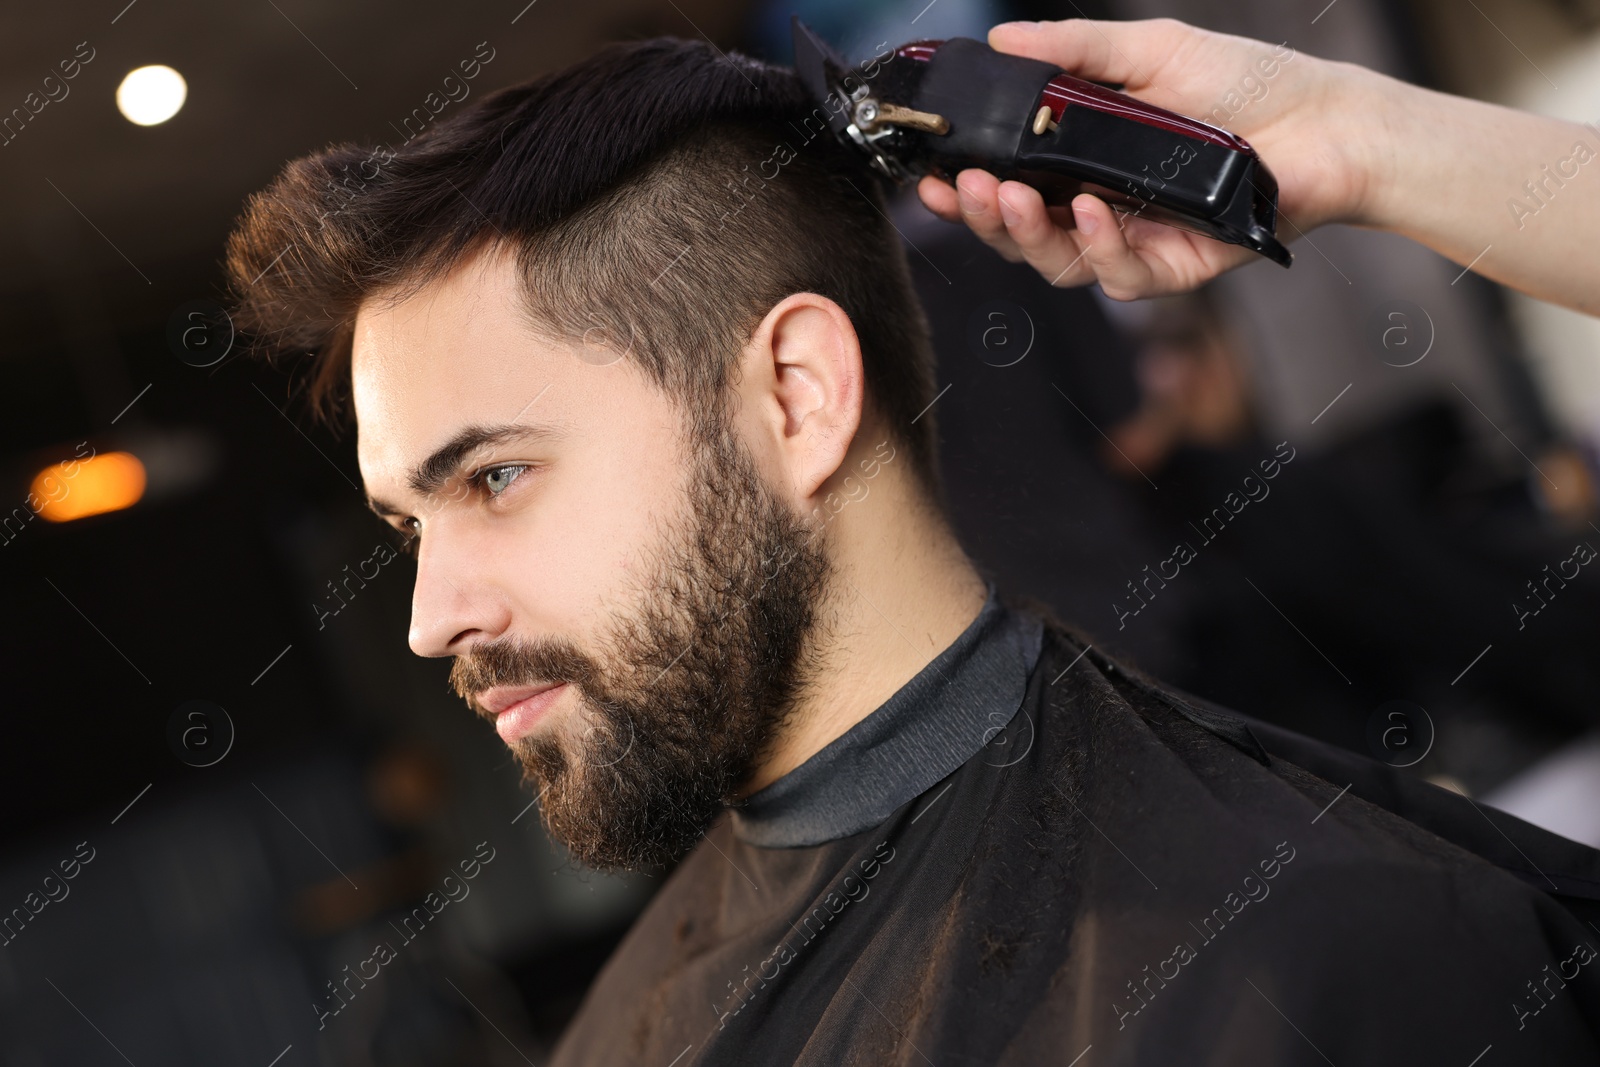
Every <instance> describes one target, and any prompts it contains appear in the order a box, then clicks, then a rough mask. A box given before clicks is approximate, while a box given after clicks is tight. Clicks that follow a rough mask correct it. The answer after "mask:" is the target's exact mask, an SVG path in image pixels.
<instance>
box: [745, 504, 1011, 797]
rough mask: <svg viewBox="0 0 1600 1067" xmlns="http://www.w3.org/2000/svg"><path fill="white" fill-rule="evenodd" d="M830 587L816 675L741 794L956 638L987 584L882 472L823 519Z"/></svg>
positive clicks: (801, 758)
mask: <svg viewBox="0 0 1600 1067" xmlns="http://www.w3.org/2000/svg"><path fill="white" fill-rule="evenodd" d="M830 525H831V526H833V527H834V528H833V529H832V530H830V531H829V535H830V536H829V546H830V551H831V553H832V555H833V559H834V565H835V567H834V576H833V582H832V586H831V588H830V589H829V591H828V595H827V596H826V597H825V600H824V605H823V608H822V610H821V611H820V612H819V617H818V626H817V631H816V638H815V641H816V644H815V653H816V654H815V658H814V660H813V663H814V666H815V668H816V669H815V672H814V674H813V675H812V676H811V678H810V679H809V682H810V684H809V685H808V686H807V687H806V688H805V689H804V691H803V692H802V693H801V694H800V696H799V699H798V700H797V702H796V704H795V707H794V709H793V712H792V714H791V715H790V716H789V717H788V720H787V724H786V726H785V729H784V732H783V733H782V735H780V737H779V738H778V740H777V742H776V744H775V746H774V748H773V749H772V750H771V752H769V753H768V755H767V758H766V759H765V760H764V762H763V763H762V764H761V765H760V767H759V768H758V769H757V771H756V772H755V773H754V774H753V775H752V777H751V778H750V779H749V780H748V781H747V782H746V783H745V785H744V787H743V789H741V791H740V793H739V795H740V796H741V797H744V796H748V795H749V794H751V793H754V792H755V791H756V790H758V789H762V788H764V787H765V786H768V785H770V784H772V783H773V782H775V781H777V780H778V779H779V778H781V777H783V776H784V775H785V774H787V773H788V772H790V771H792V770H794V769H795V768H796V767H798V766H799V765H800V764H802V763H804V762H805V761H806V760H807V759H809V758H810V757H811V756H813V755H815V754H816V753H817V752H818V751H820V750H821V749H823V748H824V747H826V746H827V745H828V744H829V743H830V742H832V741H833V740H835V739H836V738H838V737H839V736H840V735H842V734H844V733H845V732H846V731H847V730H849V729H850V728H851V727H852V726H854V725H855V724H856V723H858V722H860V721H861V720H862V719H864V718H866V717H867V716H868V715H870V714H872V712H873V711H875V710H877V708H878V707H879V706H881V705H882V704H883V702H884V701H886V700H888V699H889V697H891V696H893V695H894V693H895V691H896V690H898V689H899V688H900V687H901V686H903V685H905V684H906V683H907V682H909V681H910V680H911V679H912V678H914V677H915V676H916V675H917V674H918V673H919V672H920V671H921V670H922V669H923V668H924V667H926V666H927V665H928V663H929V662H930V661H932V660H933V659H934V657H936V656H937V655H938V654H939V653H940V652H942V651H944V650H945V649H946V648H948V647H949V646H950V645H951V644H952V643H953V642H954V641H955V639H956V638H957V637H959V636H961V633H962V631H964V630H965V629H966V628H967V627H968V626H969V625H971V623H972V621H973V620H974V619H975V618H977V616H978V613H979V612H980V611H981V610H982V609H983V604H984V601H985V599H986V598H987V594H988V587H987V583H986V582H985V581H984V579H983V577H982V576H981V575H980V574H979V573H978V571H977V569H976V568H975V567H973V565H972V561H971V560H969V559H968V558H967V555H966V553H965V552H964V551H963V550H962V548H961V545H960V543H959V542H958V541H957V540H956V537H955V534H954V532H953V531H951V529H950V527H949V525H948V523H946V522H945V521H944V519H943V518H942V517H941V516H938V515H937V514H935V513H934V512H933V509H932V508H931V507H929V506H928V505H926V504H925V503H923V502H922V498H921V497H920V495H919V494H918V493H917V492H916V490H915V489H914V487H913V486H912V485H911V484H910V480H909V479H905V478H896V479H892V480H891V479H887V478H885V479H881V480H880V481H879V483H878V484H876V485H874V486H873V488H872V491H871V493H870V495H868V496H867V497H866V498H863V499H861V500H859V501H852V502H851V503H849V504H847V505H845V506H844V507H843V508H842V509H841V510H840V511H839V513H838V514H837V515H836V516H835V518H834V520H833V522H832V523H831V524H830Z"/></svg>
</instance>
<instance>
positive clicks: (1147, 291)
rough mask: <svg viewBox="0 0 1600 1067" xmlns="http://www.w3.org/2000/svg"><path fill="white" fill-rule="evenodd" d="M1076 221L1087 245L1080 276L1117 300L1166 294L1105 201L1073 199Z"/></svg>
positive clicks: (1084, 248)
mask: <svg viewBox="0 0 1600 1067" xmlns="http://www.w3.org/2000/svg"><path fill="white" fill-rule="evenodd" d="M1072 218H1073V220H1074V221H1075V222H1076V223H1077V225H1078V233H1079V234H1080V235H1081V236H1080V239H1081V241H1082V242H1083V251H1082V253H1081V255H1082V257H1083V259H1082V262H1081V263H1079V264H1077V266H1078V267H1079V268H1080V274H1081V273H1084V272H1086V273H1087V274H1088V275H1089V276H1090V280H1094V281H1098V282H1099V283H1100V289H1101V291H1102V292H1104V293H1105V294H1106V295H1107V296H1109V297H1110V298H1111V299H1113V300H1133V299H1135V298H1137V297H1141V296H1152V295H1155V294H1156V293H1158V292H1161V291H1162V290H1161V289H1160V288H1159V287H1158V286H1157V284H1156V279H1155V277H1154V275H1153V272H1152V270H1151V268H1150V264H1149V263H1147V262H1146V261H1145V260H1144V259H1143V258H1141V257H1140V256H1139V254H1138V253H1137V252H1135V251H1134V250H1133V248H1132V247H1130V246H1129V244H1128V235H1127V231H1126V230H1125V229H1124V228H1123V227H1122V226H1121V225H1120V224H1119V223H1120V220H1119V219H1118V217H1117V215H1116V213H1115V212H1113V211H1112V210H1111V208H1110V206H1109V205H1107V204H1106V202H1105V201H1104V200H1101V199H1100V198H1098V197H1094V196H1089V195H1088V194H1087V193H1085V194H1082V195H1079V196H1075V197H1073V198H1072ZM1130 221H1134V222H1137V221H1141V220H1138V219H1134V220H1130ZM1078 284H1082V282H1079V283H1078Z"/></svg>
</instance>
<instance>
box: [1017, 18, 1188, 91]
mask: <svg viewBox="0 0 1600 1067" xmlns="http://www.w3.org/2000/svg"><path fill="white" fill-rule="evenodd" d="M1202 32H1203V31H1200V30H1196V29H1195V28H1194V27H1192V26H1189V25H1186V24H1184V23H1182V22H1179V21H1177V20H1176V19H1144V20H1141V21H1135V22H1103V21H1098V20H1093V19H1062V20H1061V21H1059V22H1002V23H1000V24H999V25H998V26H995V27H994V28H993V29H991V30H990V31H989V47H991V48H993V49H994V50H995V51H997V52H1009V53H1011V54H1012V55H1019V56H1027V57H1028V58H1030V59H1039V60H1043V61H1044V62H1046V63H1054V64H1055V65H1056V66H1058V67H1061V68H1063V69H1065V70H1068V71H1070V72H1072V73H1073V74H1076V75H1077V76H1078V77H1080V78H1088V79H1091V80H1093V81H1104V82H1115V83H1117V84H1119V85H1128V86H1140V85H1147V84H1149V83H1150V82H1151V81H1152V80H1153V79H1154V78H1155V76H1156V71H1157V70H1159V69H1160V68H1161V67H1162V66H1163V65H1164V64H1165V63H1167V62H1168V61H1169V60H1171V59H1172V57H1173V55H1174V53H1176V52H1177V51H1179V50H1180V49H1182V48H1183V47H1184V46H1186V45H1188V44H1190V43H1192V42H1193V41H1194V40H1196V39H1197V38H1198V37H1199V36H1200V35H1201V34H1202Z"/></svg>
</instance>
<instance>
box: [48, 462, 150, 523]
mask: <svg viewBox="0 0 1600 1067" xmlns="http://www.w3.org/2000/svg"><path fill="white" fill-rule="evenodd" d="M144 483H145V477H144V464H143V463H140V462H139V460H138V458H137V457H135V456H134V455H133V454H132V453H131V452H107V453H105V454H104V455H99V456H90V457H89V458H88V459H74V460H68V461H67V462H65V463H57V464H55V465H53V466H50V467H46V468H45V469H44V470H42V471H40V472H39V473H38V474H36V475H35V476H34V479H33V487H32V488H33V498H34V500H35V501H38V502H39V503H40V504H42V505H43V506H41V507H40V508H39V515H40V516H41V517H43V518H45V519H48V520H50V521H51V522H71V521H72V520H73V519H81V518H85V517H86V516H89V515H100V514H103V513H105V512H107V511H121V510H122V509H123V508H131V507H133V505H135V504H137V503H138V502H139V498H140V497H142V496H144Z"/></svg>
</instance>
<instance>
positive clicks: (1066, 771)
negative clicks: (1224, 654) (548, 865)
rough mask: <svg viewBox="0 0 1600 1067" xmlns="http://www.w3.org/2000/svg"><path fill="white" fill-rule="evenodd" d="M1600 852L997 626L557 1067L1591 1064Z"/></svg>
mask: <svg viewBox="0 0 1600 1067" xmlns="http://www.w3.org/2000/svg"><path fill="white" fill-rule="evenodd" d="M1597 949H1600V851H1596V850H1594V849H1590V848H1587V847H1585V846H1582V845H1579V844H1576V843H1574V842H1571V841H1568V840H1566V839H1564V838H1561V837H1558V836H1556V835H1554V834H1550V833H1548V832H1546V831H1543V830H1540V829H1538V828H1537V827H1534V826H1532V825H1530V824H1528V823H1525V822H1522V821H1520V820H1518V819H1515V818H1513V817H1511V816H1509V815H1505V814H1503V813H1500V812H1496V811H1493V810H1491V809H1487V808H1483V807H1481V806H1479V805H1477V804H1475V803H1474V802H1472V801H1470V800H1468V799H1466V798H1464V797H1461V796H1458V795H1456V794H1454V793H1450V792H1447V791H1445V790H1442V789H1438V788H1435V787H1434V786H1431V785H1429V784H1427V783H1425V782H1422V781H1419V780H1416V779H1413V778H1411V777H1409V776H1407V775H1405V774H1404V773H1403V772H1398V771H1395V770H1393V769H1391V768H1390V767H1388V766H1386V765H1384V764H1382V763H1379V762H1376V761H1373V760H1368V759H1365V758H1364V757H1361V756H1357V755H1354V754H1351V753H1346V752H1344V751H1343V750H1340V749H1337V748H1334V747H1332V746H1329V745H1326V744H1323V743H1321V742H1317V741H1314V740H1312V739H1310V738H1306V737H1304V736H1301V735H1298V734H1295V733H1292V732H1290V731H1286V730H1282V729H1279V728H1276V727H1273V726H1271V725H1268V724H1265V723H1261V722H1258V721H1256V720H1252V719H1248V718H1246V717H1244V716H1240V715H1236V714H1232V713H1228V712H1225V711H1222V710H1221V709H1218V708H1215V707H1212V706H1210V705H1206V704H1205V703H1204V702H1202V701H1199V700H1197V699H1195V698H1193V697H1189V696H1186V695H1180V694H1178V693H1177V692H1175V691H1173V690H1171V689H1168V688H1166V687H1164V686H1160V685H1158V684H1157V683H1154V682H1151V681H1149V680H1147V679H1145V678H1143V677H1142V676H1140V675H1138V674H1137V673H1136V672H1133V671H1132V670H1131V669H1129V668H1127V667H1124V666H1119V665H1118V664H1117V663H1116V662H1114V661H1112V660H1109V659H1107V658H1106V657H1104V656H1102V655H1101V654H1100V653H1099V651H1098V650H1095V649H1093V648H1092V647H1091V646H1089V645H1087V644H1086V643H1085V641H1084V639H1083V638H1081V637H1079V636H1077V635H1076V634H1075V633H1074V632H1073V631H1072V630H1071V629H1070V628H1068V627H1066V626H1064V625H1062V624H1061V623H1059V622H1058V621H1057V620H1054V619H1051V618H1046V617H1044V616H1042V615H1040V614H1036V613H1035V611H1034V610H1033V609H1032V608H1029V607H1025V606H1022V605H1020V604H1010V603H1006V602H1002V601H1001V600H1000V599H999V598H998V597H997V595H996V593H995V591H994V588H993V586H992V585H991V587H990V595H989V600H988V603H987V604H985V606H984V608H983V610H982V612H981V613H980V614H979V615H978V617H977V619H975V620H974V621H973V623H972V624H971V626H970V627H969V628H968V629H967V631H966V632H965V633H963V634H962V635H961V637H960V638H959V639H957V641H956V642H955V643H954V644H953V645H952V646H951V647H950V648H948V649H946V650H945V651H944V652H943V653H942V654H941V655H939V656H938V657H937V658H936V659H934V660H933V662H931V663H930V664H929V665H928V666H927V668H925V669H924V670H923V671H922V672H921V673H920V674H918V675H917V676H916V677H915V678H913V679H912V680H911V681H910V682H908V683H907V684H906V686H904V687H903V688H902V689H901V690H900V691H899V692H897V693H896V694H895V695H894V696H893V697H891V698H890V700H889V701H887V702H886V703H885V704H884V705H883V706H882V707H881V708H879V709H878V710H877V711H875V712H874V713H873V714H872V715H869V716H868V717H867V718H865V719H863V720H862V721H861V722H860V723H858V724H857V725H856V726H855V727H853V728H852V729H851V730H850V731H848V732H847V733H846V734H844V735H843V736H841V737H840V738H838V739H837V740H836V741H834V742H833V743H832V744H830V745H829V746H828V747H827V748H825V749H823V750H822V751H821V752H819V753H817V754H816V755H815V756H814V757H812V759H810V760H808V761H807V762H806V763H804V764H802V765H801V766H800V767H798V768H796V769H795V770H794V771H792V772H790V773H789V774H788V775H786V776H784V777H783V778H781V779H779V780H778V781H777V782H774V783H773V784H772V785H770V786H768V787H766V788H765V789H763V790H760V791H758V792H757V793H755V794H753V795H752V796H750V797H748V798H746V800H745V801H744V802H743V803H742V804H740V805H739V806H738V807H736V808H733V809H730V810H728V811H726V812H724V813H723V815H722V816H721V817H719V818H718V820H717V821H716V822H715V823H714V824H713V826H712V827H711V829H710V830H709V831H708V833H707V835H706V837H705V839H704V840H702V841H701V842H700V843H699V845H698V846H696V848H695V849H694V850H693V851H692V852H691V853H690V854H689V855H688V856H687V857H685V859H684V860H683V861H682V863H680V864H679V865H678V867H677V868H676V869H674V870H673V872H672V873H671V874H670V875H669V876H668V877H667V879H666V881H665V883H664V884H663V886H662V888H661V890H660V891H659V893H658V894H657V895H656V896H655V897H654V899H653V900H652V901H651V902H650V904H649V906H648V907H647V909H646V911H645V912H644V914H643V915H642V916H641V917H640V919H639V921H638V922H637V924H636V925H635V926H634V928H633V929H632V930H631V931H630V932H629V933H628V935H627V937H626V938H625V939H624V941H623V943H622V944H621V946H620V947H619V948H618V950H617V951H616V953H615V954H614V955H613V957H612V958H611V959H610V961H609V962H608V963H607V964H606V966H605V968H604V969H603V970H602V971H601V973H600V975H599V977H598V978H597V979H596V981H595V983H594V985H593V986H592V987H591V988H590V990H589V991H588V993H587V995H586V997H585V999H584V1001H583V1004H582V1006H581V1007H580V1008H579V1011H578V1015H577V1017H576V1018H575V1019H574V1021H573V1022H572V1024H571V1026H570V1027H569V1028H568V1030H567V1032H566V1033H565V1034H564V1035H563V1037H562V1040H561V1043H560V1045H559V1046H558V1048H557V1050H556V1054H555V1058H554V1060H553V1063H554V1064H556V1065H557V1067H568V1065H577V1064H594V1065H606V1067H614V1065H618V1064H644V1065H651V1067H689V1065H691V1064H718V1065H723V1064H726V1065H738V1067H751V1065H756V1067H772V1065H782V1064H807V1065H817V1067H824V1065H826V1067H839V1065H843V1064H873V1065H881V1064H904V1065H907V1067H911V1065H918V1067H957V1065H968V1064H985V1065H988V1064H1008V1065H1010V1064H1016V1065H1023V1064H1026V1065H1037V1064H1057V1065H1062V1067H1068V1065H1076V1067H1101V1065H1105V1064H1141V1065H1161V1067H1173V1065H1191V1064H1216V1065H1224V1064H1226V1065H1230V1067H1232V1065H1239V1064H1247V1065H1275V1064H1296V1065H1299V1064H1304V1065H1311V1067H1327V1065H1329V1064H1331V1065H1334V1067H1370V1065H1373V1064H1407V1065H1410V1064H1443V1065H1450V1067H1504V1065H1509V1064H1539V1065H1552V1064H1556V1065H1565V1064H1584V1065H1588V1067H1593V1065H1595V1064H1600V952H1597Z"/></svg>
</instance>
